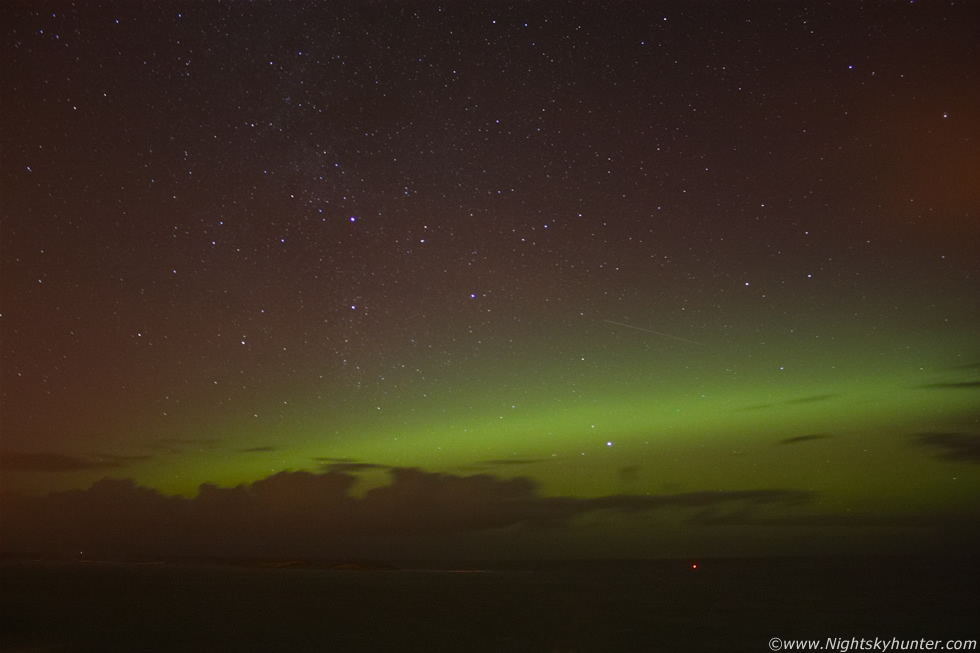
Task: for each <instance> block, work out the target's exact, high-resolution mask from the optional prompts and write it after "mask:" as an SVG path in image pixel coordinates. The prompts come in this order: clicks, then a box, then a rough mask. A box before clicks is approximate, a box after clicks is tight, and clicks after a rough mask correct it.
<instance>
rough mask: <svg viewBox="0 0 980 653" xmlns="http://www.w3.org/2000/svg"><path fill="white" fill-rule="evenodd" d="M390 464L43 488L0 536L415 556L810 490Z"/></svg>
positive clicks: (146, 550)
mask: <svg viewBox="0 0 980 653" xmlns="http://www.w3.org/2000/svg"><path fill="white" fill-rule="evenodd" d="M349 464H358V465H362V464H364V463H349ZM388 473H389V475H390V483H389V484H387V485H384V486H381V487H375V488H372V489H370V490H369V491H367V492H366V493H365V494H364V495H363V496H361V497H355V496H353V495H352V494H351V490H352V489H353V487H354V486H355V485H356V484H357V482H358V478H357V476H356V475H354V474H351V473H347V472H343V471H336V470H331V471H326V472H322V473H312V472H280V473H278V474H274V475H272V476H269V477H266V478H263V479H261V480H259V481H256V482H254V483H251V484H246V485H240V486H237V487H233V488H221V487H217V486H215V485H211V484H204V485H202V486H201V487H200V489H199V491H198V494H197V495H196V496H194V497H192V498H185V497H180V496H167V495H164V494H161V493H160V492H157V491H156V490H152V489H149V488H145V487H140V486H138V485H137V484H136V483H134V482H133V481H131V480H118V479H105V480H102V481H99V482H97V483H95V484H94V485H92V486H91V487H90V488H89V489H87V490H72V491H66V492H57V493H54V494H50V495H47V496H44V497H28V496H20V495H14V494H8V495H5V496H4V497H3V506H4V510H3V512H2V513H0V525H2V531H3V533H4V538H3V543H2V544H3V547H4V548H5V549H6V550H24V551H70V550H75V549H77V550H86V551H88V550H91V551H103V552H106V553H107V554H128V555H153V554H168V555H170V554H174V555H233V556H238V555H277V556H278V555H287V556H294V555H302V556H310V557H328V556H330V555H348V556H349V555H363V554H362V552H363V551H365V550H371V551H381V550H383V551H398V553H399V554H400V555H402V556H412V555H415V556H417V555H425V553H426V552H427V551H431V550H432V546H433V545H434V544H436V543H439V542H441V541H455V540H458V539H460V538H464V539H465V538H467V537H469V538H471V541H472V538H474V537H475V538H477V540H479V539H485V537H486V536H487V535H491V534H496V535H494V536H495V537H496V536H499V535H500V534H504V535H505V536H507V537H513V538H515V541H520V540H521V538H522V537H523V536H522V533H523V534H530V533H533V532H535V531H539V530H540V529H552V530H553V531H554V532H555V533H558V532H559V531H558V530H557V529H564V530H563V531H561V532H564V533H565V534H567V533H568V532H570V531H571V530H573V529H574V528H575V527H576V523H577V520H579V519H581V518H583V517H586V516H588V515H593V514H594V515H597V516H598V515H602V514H606V515H609V516H615V515H640V514H644V513H654V512H657V511H671V512H670V514H671V516H672V517H677V516H678V515H679V516H680V517H681V518H682V519H685V518H686V519H688V520H691V521H695V520H697V519H704V515H705V514H709V513H718V514H722V513H725V512H738V513H739V514H746V515H752V514H755V513H754V511H755V510H756V509H769V508H772V507H776V508H779V509H783V508H793V507H798V506H800V505H802V504H805V503H806V502H808V501H809V499H810V498H811V495H810V493H808V492H804V491H797V490H780V489H770V490H747V491H725V492H691V493H683V494H665V495H630V494H621V495H613V496H606V497H598V498H582V497H545V496H541V495H540V494H539V492H538V489H537V486H536V484H535V483H534V481H532V480H531V479H529V478H525V477H518V478H508V479H502V478H498V477H496V476H493V475H489V474H476V475H472V476H457V475H453V474H443V473H433V472H426V471H423V470H420V469H416V468H401V467H395V468H390V469H389V470H388ZM685 515H686V517H684V516H685ZM454 538H455V539H454ZM372 547H373V548H372Z"/></svg>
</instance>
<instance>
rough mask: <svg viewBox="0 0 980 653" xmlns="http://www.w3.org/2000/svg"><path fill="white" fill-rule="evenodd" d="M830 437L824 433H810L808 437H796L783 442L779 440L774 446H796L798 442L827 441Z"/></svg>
mask: <svg viewBox="0 0 980 653" xmlns="http://www.w3.org/2000/svg"><path fill="white" fill-rule="evenodd" d="M832 437H833V436H832V435H827V434H826V433H812V434H810V435H797V436H796V437H792V438H786V439H784V440H780V441H779V442H777V443H776V444H797V443H799V442H809V441H811V440H827V439H829V438H832Z"/></svg>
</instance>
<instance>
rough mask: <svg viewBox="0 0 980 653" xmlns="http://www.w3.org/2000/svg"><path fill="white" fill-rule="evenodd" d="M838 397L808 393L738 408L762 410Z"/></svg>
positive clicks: (835, 395)
mask: <svg viewBox="0 0 980 653" xmlns="http://www.w3.org/2000/svg"><path fill="white" fill-rule="evenodd" d="M837 397H840V395H839V394H823V395H810V396H809V397H799V398H797V399H787V400H786V401H776V402H773V403H771V404H756V405H754V406H746V407H745V408H739V409H738V410H740V411H742V410H763V409H766V408H773V407H775V406H792V405H796V404H814V403H818V402H821V401H830V400H831V399H836V398H837Z"/></svg>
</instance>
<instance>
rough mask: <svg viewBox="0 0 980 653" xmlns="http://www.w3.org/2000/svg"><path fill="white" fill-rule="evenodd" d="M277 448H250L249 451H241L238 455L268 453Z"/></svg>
mask: <svg viewBox="0 0 980 653" xmlns="http://www.w3.org/2000/svg"><path fill="white" fill-rule="evenodd" d="M275 450H276V448H275V447H268V446H266V447H250V448H248V449H239V450H238V453H266V452H269V451H275Z"/></svg>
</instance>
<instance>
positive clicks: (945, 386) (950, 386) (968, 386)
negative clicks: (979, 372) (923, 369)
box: [919, 381, 980, 390]
mask: <svg viewBox="0 0 980 653" xmlns="http://www.w3.org/2000/svg"><path fill="white" fill-rule="evenodd" d="M919 387H920V388H928V389H931V390H972V389H973V388H980V381H952V382H949V383H926V384H924V385H920V386H919Z"/></svg>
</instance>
